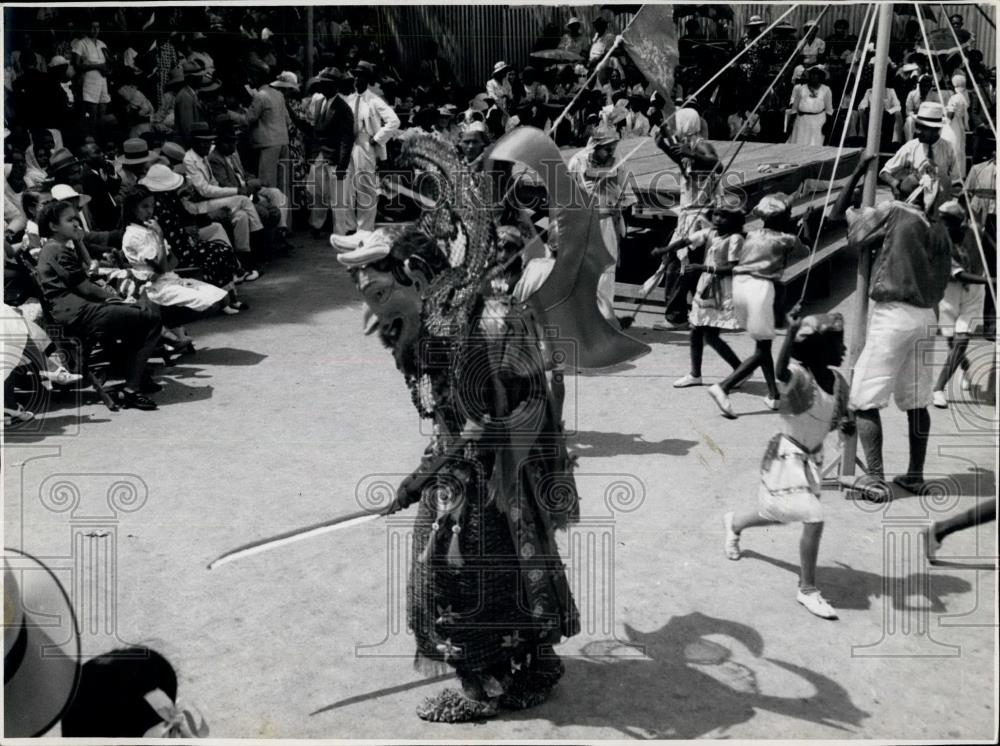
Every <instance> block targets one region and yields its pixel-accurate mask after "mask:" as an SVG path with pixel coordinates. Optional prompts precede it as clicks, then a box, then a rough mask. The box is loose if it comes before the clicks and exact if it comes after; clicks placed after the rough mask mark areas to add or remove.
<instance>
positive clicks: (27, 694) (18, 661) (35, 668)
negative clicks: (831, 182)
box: [3, 549, 80, 738]
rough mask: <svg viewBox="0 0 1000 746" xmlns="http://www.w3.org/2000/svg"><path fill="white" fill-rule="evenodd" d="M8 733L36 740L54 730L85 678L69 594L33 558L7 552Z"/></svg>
mask: <svg viewBox="0 0 1000 746" xmlns="http://www.w3.org/2000/svg"><path fill="white" fill-rule="evenodd" d="M3 574H4V577H3V590H4V593H3V623H4V626H3V657H4V686H3V696H4V718H3V727H4V733H5V735H6V736H7V737H8V738H32V737H35V736H41V735H43V734H45V733H46V732H47V731H49V730H50V729H51V728H52V726H54V725H55V724H56V723H57V722H58V721H59V719H60V718H61V717H62V714H63V712H64V710H65V709H66V707H67V706H68V705H69V703H70V701H71V700H72V698H73V694H74V692H75V690H76V686H77V682H78V681H79V677H80V631H79V629H78V627H77V622H76V616H75V615H74V614H73V606H72V604H71V603H70V600H69V597H68V596H67V595H66V591H65V590H64V589H63V587H62V585H61V584H60V583H59V580H58V579H57V578H56V576H55V575H54V574H53V573H52V571H51V570H50V569H49V568H47V567H46V566H45V565H43V564H42V563H41V562H39V561H38V560H37V559H35V558H34V557H32V556H31V555H28V554H23V553H22V552H18V551H17V550H16V549H4V562H3Z"/></svg>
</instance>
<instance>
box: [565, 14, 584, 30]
mask: <svg viewBox="0 0 1000 746" xmlns="http://www.w3.org/2000/svg"><path fill="white" fill-rule="evenodd" d="M582 23H583V22H582V21H581V20H580V19H579V18H577V17H576V16H570V19H569V20H568V21H566V28H569V27H570V26H580V25H581V24H582Z"/></svg>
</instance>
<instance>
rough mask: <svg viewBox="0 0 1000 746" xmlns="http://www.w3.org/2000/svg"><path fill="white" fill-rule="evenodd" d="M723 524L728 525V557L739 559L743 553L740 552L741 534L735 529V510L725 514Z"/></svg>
mask: <svg viewBox="0 0 1000 746" xmlns="http://www.w3.org/2000/svg"><path fill="white" fill-rule="evenodd" d="M722 525H723V526H725V527H726V550H725V551H726V557H728V558H729V559H731V560H738V559H739V558H740V557H741V556H742V554H741V552H740V535H739V534H738V533H736V531H735V530H733V511H731V510H730V511H729V512H728V513H725V514H723V516H722Z"/></svg>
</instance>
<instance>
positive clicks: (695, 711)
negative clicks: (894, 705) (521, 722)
mask: <svg viewBox="0 0 1000 746" xmlns="http://www.w3.org/2000/svg"><path fill="white" fill-rule="evenodd" d="M625 630H626V634H627V635H628V639H627V640H625V641H617V640H608V641H599V642H593V643H589V644H588V645H586V646H585V647H584V649H583V651H582V655H581V656H577V657H570V658H566V659H565V663H566V676H565V677H564V679H563V682H562V685H561V686H560V687H559V688H558V689H557V690H556V694H555V696H554V697H553V699H552V700H550V701H549V702H547V703H546V704H545V705H543V706H542V707H541V708H539V709H538V710H531V711H528V712H526V713H524V714H523V715H511V716H510V719H522V718H524V719H535V718H541V719H544V720H548V721H550V722H551V723H552V724H553V725H555V726H557V727H561V726H566V725H585V726H593V727H609V726H610V727H613V728H615V729H616V730H618V731H620V732H621V733H622V734H623V735H626V736H629V737H633V738H635V737H638V738H698V737H699V736H704V735H706V734H708V733H714V734H717V733H720V732H721V733H725V731H726V730H727V729H729V728H732V727H733V726H736V725H739V724H741V723H745V722H747V721H749V720H751V719H752V718H753V717H754V716H755V714H756V711H757V710H767V711H769V712H773V713H775V714H777V715H781V716H784V717H788V718H792V719H797V720H803V721H808V722H811V723H817V724H821V725H825V726H827V727H830V728H834V729H835V730H838V731H841V732H842V733H843V734H844V736H846V735H847V734H848V733H851V732H853V729H856V728H857V727H859V726H860V724H861V722H862V721H863V720H864V719H865V718H867V717H868V713H867V712H865V711H863V710H861V709H859V708H858V707H856V706H855V705H854V704H853V703H852V702H851V698H850V696H849V694H848V692H847V690H846V689H844V687H842V686H841V685H840V684H838V683H837V682H835V681H833V680H832V679H829V678H827V677H826V676H823V675H821V674H818V673H816V672H815V671H811V670H809V669H806V668H803V667H801V666H798V665H796V664H794V663H790V662H788V661H783V660H779V659H774V658H768V657H765V656H764V643H763V640H762V639H761V636H760V635H759V634H758V633H757V631H756V630H755V629H753V628H752V627H750V626H748V625H745V624H741V623H739V622H733V621H729V620H726V619H716V618H714V617H710V616H707V615H705V614H702V613H700V612H694V613H691V614H687V615H685V616H681V617H674V618H672V619H671V620H670V621H669V622H668V623H667V624H666V625H665V626H663V627H660V628H659V629H658V630H655V631H653V632H648V633H646V632H642V631H640V630H636V629H634V628H632V627H629V626H628V625H626V627H625ZM707 635H712V636H713V637H715V638H716V639H713V640H709V639H706V636H707ZM720 636H721V637H723V638H727V639H725V641H724V643H723V642H720V641H719V640H718V638H719V637H720ZM740 648H742V649H744V650H746V651H748V653H749V655H745V654H744V655H735V654H736V653H737V652H738V651H739V649H740ZM736 657H739V658H741V659H742V661H743V662H738V661H737V660H735V658H736ZM766 669H770V673H771V674H772V675H771V676H769V678H772V679H773V678H774V675H779V678H781V679H782V680H786V681H787V680H788V677H789V675H791V676H792V677H794V678H796V679H798V681H797V682H795V684H794V686H793V689H795V690H803V691H811V692H812V693H811V694H810V695H808V696H804V697H803V696H775V695H773V694H765V693H763V691H762V687H761V686H760V684H759V682H758V674H763V675H767V672H766Z"/></svg>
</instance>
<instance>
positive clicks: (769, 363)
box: [719, 339, 778, 399]
mask: <svg viewBox="0 0 1000 746" xmlns="http://www.w3.org/2000/svg"><path fill="white" fill-rule="evenodd" d="M758 367H759V368H760V369H761V372H762V373H763V374H764V381H765V382H766V383H767V392H768V395H769V396H770V397H771V398H772V399H777V398H778V384H777V382H776V381H775V379H774V358H772V357H771V340H770V339H758V340H757V347H756V349H755V350H754V352H753V354H752V355H750V357H748V358H747V359H746V360H744V361H743V362H742V363H740V364H739V367H737V368H736V370H734V371H733V372H732V374H731V375H730V376H729V378H727V379H726V380H724V381H722V382H721V383H720V384H719V387H720V388H721V389H722V390H723V392H724V393H726V394H727V395H728V394H729V392H730V391H732V389H733V387H734V386H735V385H736V384H737V383H739V382H740V381H742V380H743V379H745V378H747V377H749V376H750V374H751V373H753V372H754V371H755V370H756V369H757V368H758Z"/></svg>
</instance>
